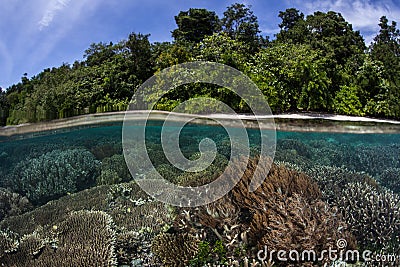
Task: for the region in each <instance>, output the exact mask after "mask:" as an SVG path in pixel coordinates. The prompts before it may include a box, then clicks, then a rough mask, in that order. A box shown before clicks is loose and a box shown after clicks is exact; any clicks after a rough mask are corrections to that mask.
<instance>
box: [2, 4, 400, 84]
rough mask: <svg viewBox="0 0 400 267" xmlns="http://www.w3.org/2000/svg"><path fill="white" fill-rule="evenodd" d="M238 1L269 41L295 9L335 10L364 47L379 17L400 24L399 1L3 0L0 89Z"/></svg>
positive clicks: (154, 36) (162, 35)
mask: <svg viewBox="0 0 400 267" xmlns="http://www.w3.org/2000/svg"><path fill="white" fill-rule="evenodd" d="M235 2H239V3H244V4H247V5H251V6H252V10H253V11H254V13H255V15H256V16H257V17H258V20H259V24H260V29H261V30H262V34H263V35H270V36H273V34H274V33H276V32H277V31H278V30H279V28H278V23H279V22H280V19H279V18H278V13H279V11H281V10H285V9H286V8H289V7H296V8H297V9H299V10H300V11H302V12H303V13H305V14H306V15H307V14H311V13H313V12H314V11H316V10H320V11H328V10H334V11H337V12H340V13H342V15H343V16H344V17H345V19H346V20H347V21H349V22H350V23H352V24H353V27H354V28H355V29H356V30H360V31H361V33H362V34H363V36H364V38H365V39H366V40H367V42H370V41H371V40H372V38H373V36H375V34H376V32H377V31H378V29H379V27H378V25H377V24H378V23H379V18H380V17H381V16H382V15H386V16H387V17H388V18H389V20H395V21H397V22H399V23H400V1H398V0H352V1H348V0H326V1H316V0H246V1H240V0H236V1H225V0H146V1H138V0H116V1H110V0H29V1H26V0H1V7H0V11H1V16H0V34H1V35H0V87H2V88H7V87H8V86H10V85H11V84H13V83H17V82H19V81H20V78H21V77H22V75H23V74H24V73H28V77H31V76H34V75H36V74H38V73H39V72H40V71H42V70H43V69H45V68H49V67H57V66H60V65H61V64H62V63H73V62H74V61H75V60H82V59H83V53H84V51H85V49H87V48H88V47H89V45H90V44H91V43H93V42H96V43H97V42H109V41H113V42H114V43H115V42H118V41H120V40H122V39H124V38H126V37H127V36H128V34H129V33H131V32H141V33H150V34H151V36H150V40H151V41H152V42H155V41H170V40H171V33H170V32H171V31H172V30H173V29H175V28H176V25H175V21H174V16H175V15H177V14H178V13H179V11H182V10H188V9H189V8H191V7H194V8H206V9H209V10H213V11H215V12H216V13H217V14H218V15H219V16H220V17H222V13H223V12H224V11H225V10H226V7H227V6H229V5H231V4H232V3H235Z"/></svg>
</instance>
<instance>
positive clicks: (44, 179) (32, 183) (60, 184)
mask: <svg viewBox="0 0 400 267" xmlns="http://www.w3.org/2000/svg"><path fill="white" fill-rule="evenodd" d="M98 167H99V162H98V161H97V160H96V159H95V158H94V156H93V154H91V153H90V152H89V151H87V150H85V149H69V150H53V151H51V152H48V153H46V154H44V155H42V156H40V157H38V158H33V159H28V160H25V161H22V162H20V163H18V164H17V165H16V166H15V167H14V169H13V171H12V172H11V174H10V175H9V176H8V177H7V182H6V184H8V186H9V187H10V188H11V189H12V190H14V191H15V192H18V193H21V194H22V195H25V196H26V197H28V199H29V200H30V201H32V203H34V204H41V203H45V202H47V201H49V200H51V199H55V198H58V197H60V196H62V195H65V194H66V193H72V192H76V191H77V190H80V189H83V188H86V187H88V186H89V185H91V184H93V181H94V179H95V177H96V175H97V173H98Z"/></svg>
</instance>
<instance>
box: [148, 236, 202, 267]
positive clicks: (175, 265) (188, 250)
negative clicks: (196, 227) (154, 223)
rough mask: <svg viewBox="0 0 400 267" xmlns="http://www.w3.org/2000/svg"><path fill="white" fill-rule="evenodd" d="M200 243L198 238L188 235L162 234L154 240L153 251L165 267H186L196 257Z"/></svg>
mask: <svg viewBox="0 0 400 267" xmlns="http://www.w3.org/2000/svg"><path fill="white" fill-rule="evenodd" d="M198 243H199V241H198V240H197V238H196V237H194V236H192V235H190V234H187V233H184V234H169V233H162V234H160V235H158V236H156V237H155V238H154V239H153V243H152V245H151V250H152V251H153V253H154V254H155V255H156V256H157V257H159V258H160V259H161V261H162V262H163V264H164V266H170V267H184V266H187V265H188V263H189V261H190V260H191V259H192V258H193V257H194V256H195V255H196V253H197V249H198Z"/></svg>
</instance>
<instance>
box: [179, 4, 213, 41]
mask: <svg viewBox="0 0 400 267" xmlns="http://www.w3.org/2000/svg"><path fill="white" fill-rule="evenodd" d="M175 22H176V25H177V26H178V28H177V29H175V30H173V31H172V37H173V38H174V39H175V41H176V42H189V43H198V42H200V41H201V40H203V38H204V37H205V36H207V35H212V34H213V33H215V32H218V31H219V29H220V21H219V18H218V16H217V15H216V14H215V12H214V11H209V10H207V9H203V8H190V9H189V10H188V11H181V12H179V14H178V16H175Z"/></svg>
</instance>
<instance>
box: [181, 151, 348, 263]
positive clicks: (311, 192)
mask: <svg viewBox="0 0 400 267" xmlns="http://www.w3.org/2000/svg"><path fill="white" fill-rule="evenodd" d="M270 163H271V161H270V159H265V158H264V159H251V160H250V161H249V162H245V161H243V160H237V161H235V164H233V166H235V167H233V168H231V169H229V170H227V172H228V173H229V175H230V176H231V177H234V176H235V175H237V174H238V171H237V170H239V169H240V168H241V167H242V166H243V164H246V165H247V167H246V171H245V172H244V174H243V176H242V178H241V180H240V181H239V182H238V183H237V185H236V186H235V187H234V188H233V190H232V191H231V192H230V193H228V194H227V195H225V196H224V197H223V198H221V199H219V200H218V201H216V202H214V203H211V204H208V205H206V206H202V207H198V208H192V209H181V213H180V215H179V216H178V217H177V219H178V221H177V222H176V224H175V229H177V231H185V232H190V233H192V234H198V235H199V236H200V237H201V238H205V239H206V240H207V241H210V242H213V240H210V238H211V239H212V238H213V237H214V238H215V237H217V238H218V239H221V240H222V241H223V243H224V245H225V246H227V247H228V248H229V250H228V254H230V255H228V256H230V257H234V255H233V251H235V249H239V248H241V247H243V245H246V246H247V248H248V250H247V251H246V254H247V255H248V256H252V257H254V255H255V253H256V252H257V251H258V250H259V249H263V248H264V246H265V245H268V246H269V248H270V249H277V250H279V249H283V248H285V249H290V248H293V249H299V250H304V249H315V250H316V251H321V250H323V249H327V248H328V247H332V248H335V242H336V240H337V239H339V238H346V239H347V240H348V243H349V248H353V247H354V246H355V244H354V238H353V237H352V236H351V235H350V234H349V232H348V231H347V226H346V224H345V223H344V222H343V221H342V220H341V217H340V216H339V215H337V212H336V210H335V209H332V208H330V207H329V206H328V205H327V204H325V203H324V202H323V201H322V200H321V199H320V198H321V192H320V190H319V188H318V185H317V184H316V183H315V182H314V181H313V180H312V179H311V178H309V177H308V176H307V175H305V174H303V173H299V172H296V171H293V170H289V169H287V168H285V167H284V166H278V165H275V164H272V166H271V169H270V170H268V166H269V164H270ZM256 167H259V168H260V170H261V171H259V172H258V173H257V175H260V176H258V177H253V176H254V175H255V170H256ZM254 178H265V180H264V182H263V183H262V184H261V186H260V187H259V188H258V189H257V190H255V191H254V192H250V190H249V185H250V182H251V180H252V179H254ZM202 228H203V229H204V228H208V229H211V230H212V231H210V232H207V231H204V230H202ZM242 256H243V255H242Z"/></svg>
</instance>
